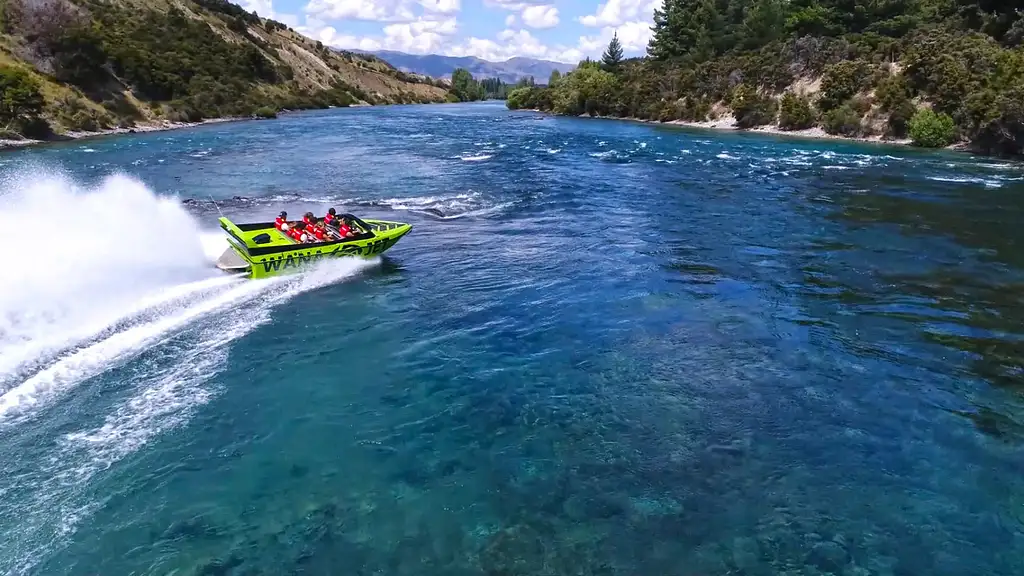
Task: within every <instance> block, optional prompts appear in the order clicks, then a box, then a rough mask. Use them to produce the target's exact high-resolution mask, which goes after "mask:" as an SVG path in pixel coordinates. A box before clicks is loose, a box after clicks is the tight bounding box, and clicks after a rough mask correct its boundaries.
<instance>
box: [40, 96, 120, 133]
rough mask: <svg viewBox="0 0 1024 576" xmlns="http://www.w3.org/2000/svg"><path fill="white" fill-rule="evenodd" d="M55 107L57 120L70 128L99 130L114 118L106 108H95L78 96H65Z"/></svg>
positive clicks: (106, 126)
mask: <svg viewBox="0 0 1024 576" xmlns="http://www.w3.org/2000/svg"><path fill="white" fill-rule="evenodd" d="M53 109H54V111H55V114H54V115H55V116H56V120H57V121H58V122H60V123H61V125H63V126H64V127H65V128H67V129H68V130H74V131H76V132H98V131H100V130H104V129H106V128H109V127H110V126H111V124H113V119H112V118H111V117H110V115H109V114H108V113H107V112H106V111H105V110H97V109H95V108H93V107H92V106H90V103H89V102H87V101H86V100H85V99H84V98H79V97H78V96H64V97H63V98H61V99H60V100H58V101H57V102H55V103H54V104H53Z"/></svg>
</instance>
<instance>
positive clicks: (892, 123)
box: [887, 100, 917, 138]
mask: <svg viewBox="0 0 1024 576" xmlns="http://www.w3.org/2000/svg"><path fill="white" fill-rule="evenodd" d="M916 112H917V107H916V106H914V105H913V104H912V103H911V102H910V100H904V101H903V103H902V104H900V105H899V106H898V107H896V108H895V109H894V110H892V111H891V112H889V120H888V122H887V128H888V132H887V134H888V135H889V136H890V137H892V138H905V137H906V136H907V129H908V125H909V124H910V119H911V118H913V117H914V114H915V113H916Z"/></svg>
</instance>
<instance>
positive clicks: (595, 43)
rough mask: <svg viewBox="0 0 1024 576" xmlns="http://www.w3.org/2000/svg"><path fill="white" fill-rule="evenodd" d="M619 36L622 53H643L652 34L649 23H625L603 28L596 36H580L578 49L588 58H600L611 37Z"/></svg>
mask: <svg viewBox="0 0 1024 576" xmlns="http://www.w3.org/2000/svg"><path fill="white" fill-rule="evenodd" d="M616 33H618V35H619V43H621V44H622V50H623V51H624V52H632V53H643V52H644V51H646V50H647V44H648V43H649V42H650V41H651V36H652V35H653V34H654V33H653V32H652V31H651V24H650V23H649V22H626V23H625V24H623V25H621V26H605V27H604V28H602V29H601V33H600V34H598V35H596V36H580V43H579V48H580V50H581V51H582V52H583V53H584V54H586V55H588V56H600V55H601V53H602V52H604V50H605V48H607V47H608V43H609V42H611V40H612V36H614V35H615V34H616Z"/></svg>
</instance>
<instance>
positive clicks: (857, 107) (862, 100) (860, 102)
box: [848, 96, 871, 117]
mask: <svg viewBox="0 0 1024 576" xmlns="http://www.w3.org/2000/svg"><path fill="white" fill-rule="evenodd" d="M848 103H849V105H850V108H853V111H854V112H856V113H857V114H859V115H860V116H861V117H863V116H864V115H865V114H867V113H868V112H869V111H870V110H871V100H870V99H868V98H866V97H864V96H854V97H853V98H850V101H849V102H848Z"/></svg>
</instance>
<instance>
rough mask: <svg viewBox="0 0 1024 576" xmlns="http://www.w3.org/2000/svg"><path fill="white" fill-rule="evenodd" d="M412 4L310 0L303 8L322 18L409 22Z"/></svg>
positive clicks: (380, 0)
mask: <svg viewBox="0 0 1024 576" xmlns="http://www.w3.org/2000/svg"><path fill="white" fill-rule="evenodd" d="M438 3H441V2H438ZM413 6H414V3H413V2H410V1H409V0H310V2H309V4H307V5H306V7H305V9H304V10H305V12H306V14H310V15H312V16H315V17H317V18H320V19H323V20H346V19H348V20H370V21H374V22H410V21H412V20H415V19H416V15H415V14H414V13H413V10H412V8H413Z"/></svg>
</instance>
